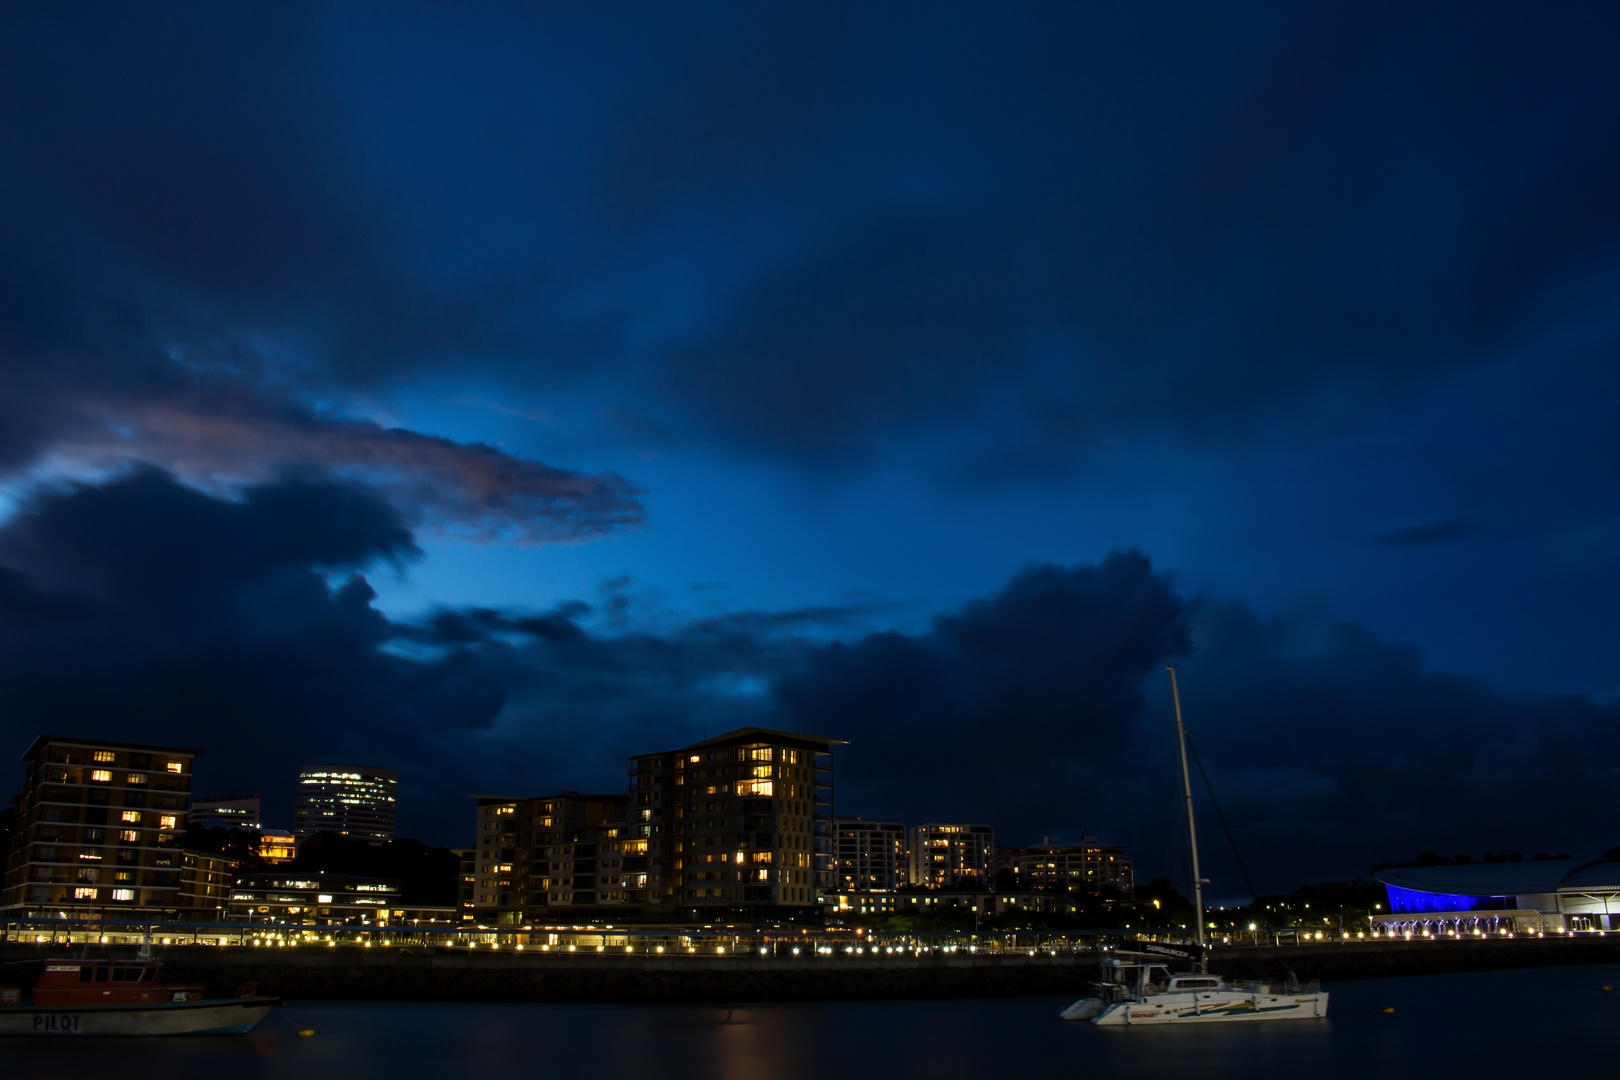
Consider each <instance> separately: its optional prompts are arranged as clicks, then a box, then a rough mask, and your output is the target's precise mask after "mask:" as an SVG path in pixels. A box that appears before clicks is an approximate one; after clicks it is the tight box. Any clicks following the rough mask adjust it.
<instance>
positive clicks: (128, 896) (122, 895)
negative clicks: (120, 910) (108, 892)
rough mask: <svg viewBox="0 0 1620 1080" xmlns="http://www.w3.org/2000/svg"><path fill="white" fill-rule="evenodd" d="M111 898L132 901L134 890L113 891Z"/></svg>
mask: <svg viewBox="0 0 1620 1080" xmlns="http://www.w3.org/2000/svg"><path fill="white" fill-rule="evenodd" d="M112 898H113V899H114V900H133V899H135V890H134V889H114V890H113V891H112Z"/></svg>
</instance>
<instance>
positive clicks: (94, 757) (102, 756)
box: [90, 750, 113, 762]
mask: <svg viewBox="0 0 1620 1080" xmlns="http://www.w3.org/2000/svg"><path fill="white" fill-rule="evenodd" d="M112 759H113V752H112V751H111V750H97V751H96V752H95V753H94V754H91V755H90V760H91V761H97V762H101V761H111V760H112Z"/></svg>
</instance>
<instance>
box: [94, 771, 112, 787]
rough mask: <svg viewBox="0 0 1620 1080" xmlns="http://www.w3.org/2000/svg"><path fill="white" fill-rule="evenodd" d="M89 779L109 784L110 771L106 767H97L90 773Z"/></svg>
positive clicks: (110, 781) (110, 779)
mask: <svg viewBox="0 0 1620 1080" xmlns="http://www.w3.org/2000/svg"><path fill="white" fill-rule="evenodd" d="M90 779H92V780H94V781H95V782H96V783H98V784H110V783H112V773H110V772H108V771H107V770H106V769H97V770H95V771H94V772H92V773H91V774H90Z"/></svg>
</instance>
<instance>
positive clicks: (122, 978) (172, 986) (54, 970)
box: [0, 960, 203, 1005]
mask: <svg viewBox="0 0 1620 1080" xmlns="http://www.w3.org/2000/svg"><path fill="white" fill-rule="evenodd" d="M158 966H159V965H158V961H156V960H27V961H23V962H21V963H12V964H5V965H3V966H0V1005H143V1004H156V1003H158V1002H163V1001H197V1000H200V999H201V998H202V992H203V987H202V984H200V983H197V984H191V983H184V984H182V983H170V982H159V981H158Z"/></svg>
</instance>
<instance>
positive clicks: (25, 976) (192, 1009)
mask: <svg viewBox="0 0 1620 1080" xmlns="http://www.w3.org/2000/svg"><path fill="white" fill-rule="evenodd" d="M158 967H159V962H158V961H156V960H65V959H64V960H22V961H15V962H12V963H7V964H0V1035H39V1036H64V1035H67V1036H71V1035H226V1034H234V1033H238V1032H243V1031H247V1030H248V1029H249V1028H251V1027H252V1026H253V1025H254V1024H256V1023H258V1022H259V1021H260V1020H261V1019H263V1018H264V1014H265V1013H267V1012H269V1011H270V1010H271V1009H272V1008H274V1007H276V1006H278V1005H280V1004H281V1000H280V999H279V998H272V997H264V996H262V995H260V994H259V993H258V988H257V987H256V986H255V985H253V984H246V985H244V986H242V987H240V988H239V990H238V996H237V997H234V998H208V997H205V996H203V986H202V984H201V983H178V982H165V981H162V980H160V979H159V978H158Z"/></svg>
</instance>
